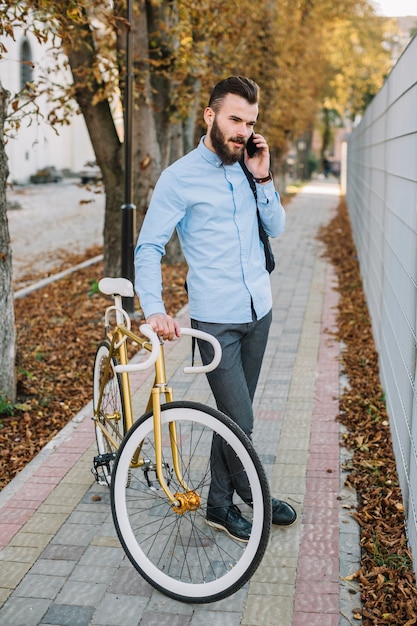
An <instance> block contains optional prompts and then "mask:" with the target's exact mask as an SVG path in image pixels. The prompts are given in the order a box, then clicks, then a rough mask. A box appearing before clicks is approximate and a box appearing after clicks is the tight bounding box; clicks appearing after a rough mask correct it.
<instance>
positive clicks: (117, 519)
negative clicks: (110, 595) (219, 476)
mask: <svg viewBox="0 0 417 626" xmlns="http://www.w3.org/2000/svg"><path fill="white" fill-rule="evenodd" d="M161 421H162V463H163V472H164V478H165V481H166V483H167V484H168V485H169V488H170V490H171V491H172V493H173V494H177V493H180V494H183V493H184V488H183V487H182V486H181V485H180V483H179V481H178V479H177V476H176V473H175V471H174V469H173V460H172V451H171V445H170V436H169V433H168V424H169V423H170V422H173V423H175V426H176V433H177V446H176V447H177V450H178V457H179V464H180V472H181V474H182V477H183V481H185V483H186V486H187V488H188V489H189V490H193V491H195V492H196V493H197V494H198V498H197V505H196V506H195V510H188V511H187V512H185V513H183V514H179V513H177V512H175V510H174V508H173V506H171V504H170V502H169V500H168V498H167V496H166V495H165V492H164V491H163V489H162V488H161V486H160V484H159V481H158V479H157V477H156V471H155V467H156V465H155V441H154V431H153V415H152V412H149V413H147V414H146V415H144V416H143V417H142V418H141V419H140V420H138V421H137V422H136V423H135V424H134V425H133V426H132V428H131V429H130V430H129V432H128V433H127V435H126V437H125V439H124V441H123V443H122V446H121V448H120V449H119V452H118V454H117V457H116V461H115V466H114V472H113V479H112V485H111V505H112V513H113V519H114V523H115V527H116V531H117V534H118V537H119V539H120V541H121V543H122V546H123V548H124V550H125V552H126V554H127V556H128V558H129V559H130V561H131V562H132V564H133V565H134V567H135V568H136V569H137V570H138V572H140V574H141V575H142V576H143V577H144V578H145V579H146V580H147V581H148V582H149V583H150V584H151V585H153V586H154V587H155V588H156V589H159V590H160V591H161V592H163V593H165V594H166V595H168V596H170V597H172V598H175V599H176V600H181V601H183V602H195V603H197V602H212V601H215V600H220V599H222V598H225V597H226V596H228V595H230V594H232V593H234V592H235V591H237V590H238V589H239V588H240V587H242V585H244V584H245V583H246V581H247V580H248V579H249V578H250V576H252V574H253V573H254V572H255V570H256V568H257V567H258V565H259V563H260V561H261V559H262V557H263V555H264V552H265V549H266V546H267V543H268V539H269V534H270V528H271V497H270V492H269V487H268V483H267V479H266V476H265V472H264V470H263V467H262V465H261V463H260V461H259V458H258V456H257V454H256V452H255V450H254V448H253V445H252V443H251V442H250V440H249V439H248V437H246V435H245V434H244V433H243V431H242V430H241V429H240V428H239V427H238V426H236V424H235V423H234V422H233V421H232V420H230V419H229V418H228V417H226V416H225V415H223V414H222V413H220V412H219V411H216V410H215V409H212V408H210V407H207V406H204V405H201V404H198V403H195V402H171V403H167V404H165V405H163V406H162V407H161ZM213 434H216V435H218V436H220V437H222V438H223V439H224V440H225V441H226V443H227V444H228V445H229V446H230V447H231V448H232V449H233V451H234V452H235V454H236V455H237V456H238V458H239V459H240V461H241V465H242V468H241V471H242V472H244V473H245V474H246V475H247V478H248V480H249V484H250V489H251V492H252V500H253V506H252V507H250V506H248V505H247V504H245V503H243V502H242V501H241V500H240V501H239V499H238V498H237V496H236V499H235V500H234V504H236V505H237V506H238V507H239V509H240V510H241V513H242V515H243V516H244V517H245V518H246V519H248V520H249V521H251V522H252V532H251V534H250V537H249V540H248V542H247V543H244V542H242V541H237V540H236V539H233V538H232V537H230V536H229V535H228V534H227V533H225V532H219V531H216V530H215V529H214V528H212V527H211V526H209V525H207V524H206V523H205V518H206V506H207V495H208V490H209V487H210V478H211V476H210V450H211V441H212V438H213ZM138 447H141V454H142V457H143V458H144V460H145V462H144V464H143V465H142V466H141V467H139V468H131V460H132V458H133V457H134V455H135V452H136V451H137V449H138ZM127 477H129V481H127Z"/></svg>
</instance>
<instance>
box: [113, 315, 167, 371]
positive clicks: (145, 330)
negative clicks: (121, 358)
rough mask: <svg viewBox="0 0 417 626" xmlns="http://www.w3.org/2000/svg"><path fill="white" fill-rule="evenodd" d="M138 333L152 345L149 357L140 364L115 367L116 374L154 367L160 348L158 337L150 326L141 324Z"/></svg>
mask: <svg viewBox="0 0 417 626" xmlns="http://www.w3.org/2000/svg"><path fill="white" fill-rule="evenodd" d="M140 332H141V333H142V335H145V337H147V338H148V339H149V340H150V342H151V344H152V350H151V352H150V355H149V357H148V358H147V359H146V360H145V361H143V362H142V363H128V364H127V365H116V366H115V368H114V369H115V371H116V372H118V373H120V372H140V371H142V370H146V369H148V367H152V365H154V363H155V361H156V359H157V358H158V355H159V350H160V347H161V344H160V342H159V337H158V335H157V334H156V332H155V331H154V330H153V328H152V326H150V325H149V324H142V326H141V327H140Z"/></svg>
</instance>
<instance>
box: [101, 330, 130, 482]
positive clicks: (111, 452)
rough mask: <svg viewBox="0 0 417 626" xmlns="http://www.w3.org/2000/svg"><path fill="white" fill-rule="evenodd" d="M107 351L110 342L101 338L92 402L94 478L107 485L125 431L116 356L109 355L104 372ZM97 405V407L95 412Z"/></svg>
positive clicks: (108, 351) (108, 350)
mask: <svg viewBox="0 0 417 626" xmlns="http://www.w3.org/2000/svg"><path fill="white" fill-rule="evenodd" d="M109 353H110V343H109V342H108V341H102V342H101V343H100V345H99V346H98V348H97V352H96V356H95V360H94V371H93V406H94V414H95V432H96V441H97V450H98V457H95V459H94V470H95V474H96V478H97V481H98V482H99V483H100V484H107V485H110V481H111V473H112V469H113V465H114V459H115V456H116V451H117V448H118V447H119V446H120V444H121V442H122V439H123V437H124V435H125V431H126V424H125V412H124V404H123V394H122V383H121V379H120V375H119V374H117V373H116V372H115V371H114V368H115V366H116V365H117V360H116V359H115V358H113V357H112V358H111V359H110V366H109V368H108V371H107V374H106V365H107V363H108V358H109ZM104 376H106V380H105V381H103V378H104ZM103 382H104V390H103V396H102V399H101V402H100V406H99V399H100V389H101V386H102V384H103ZM98 407H99V411H98V413H97V414H96V411H97V408H98ZM100 425H101V426H100ZM103 429H104V432H103ZM106 434H108V435H109V436H110V437H112V438H113V440H114V442H115V443H116V444H117V447H116V446H115V445H113V443H112V442H111V440H110V439H108V438H107V437H106Z"/></svg>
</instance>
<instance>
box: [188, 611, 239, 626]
mask: <svg viewBox="0 0 417 626" xmlns="http://www.w3.org/2000/svg"><path fill="white" fill-rule="evenodd" d="M240 619H241V612H238V613H231V612H226V611H210V610H207V609H205V610H201V611H196V613H195V614H194V616H193V618H192V620H191V622H190V625H191V626H203V624H207V626H240V623H241V622H240Z"/></svg>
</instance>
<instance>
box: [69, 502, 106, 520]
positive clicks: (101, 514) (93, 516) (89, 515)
mask: <svg viewBox="0 0 417 626" xmlns="http://www.w3.org/2000/svg"><path fill="white" fill-rule="evenodd" d="M108 516H109V511H108V510H107V507H106V509H103V510H102V511H98V510H97V508H95V509H94V510H91V511H87V510H82V509H81V507H80V506H77V508H76V509H75V511H73V512H72V513H71V515H70V516H69V518H68V520H67V522H68V523H69V524H80V525H81V524H104V523H105V522H106V520H107V518H108Z"/></svg>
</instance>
